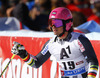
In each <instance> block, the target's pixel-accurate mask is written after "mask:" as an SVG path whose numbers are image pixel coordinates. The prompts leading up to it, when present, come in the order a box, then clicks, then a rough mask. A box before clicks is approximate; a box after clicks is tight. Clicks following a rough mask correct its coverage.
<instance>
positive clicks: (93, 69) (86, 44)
mask: <svg viewBox="0 0 100 78" xmlns="http://www.w3.org/2000/svg"><path fill="white" fill-rule="evenodd" d="M79 41H80V42H81V43H82V45H83V48H84V50H83V52H82V54H83V55H84V57H85V59H86V60H87V62H89V63H90V67H89V70H88V77H89V78H95V77H96V75H97V71H98V60H97V57H96V54H95V52H94V49H93V47H92V45H91V43H90V41H89V40H88V39H87V38H86V37H84V36H82V35H81V36H80V37H79Z"/></svg>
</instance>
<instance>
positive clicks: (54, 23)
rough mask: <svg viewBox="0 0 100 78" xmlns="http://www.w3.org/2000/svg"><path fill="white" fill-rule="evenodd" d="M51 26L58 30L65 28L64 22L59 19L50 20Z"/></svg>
mask: <svg viewBox="0 0 100 78" xmlns="http://www.w3.org/2000/svg"><path fill="white" fill-rule="evenodd" d="M49 25H50V26H51V27H53V26H55V27H57V28H58V27H61V26H63V22H62V20H58V19H50V20H49Z"/></svg>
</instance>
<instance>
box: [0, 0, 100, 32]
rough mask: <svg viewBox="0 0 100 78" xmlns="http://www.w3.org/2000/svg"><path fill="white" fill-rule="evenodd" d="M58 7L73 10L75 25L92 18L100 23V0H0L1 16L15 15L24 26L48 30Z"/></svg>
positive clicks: (37, 29)
mask: <svg viewBox="0 0 100 78" xmlns="http://www.w3.org/2000/svg"><path fill="white" fill-rule="evenodd" d="M57 7H66V8H68V9H69V10H70V11H71V12H72V15H73V27H77V26H79V25H81V24H83V23H85V22H88V21H91V20H94V21H95V22H96V23H97V24H99V25H100V0H0V18H2V17H7V18H10V17H14V18H16V19H17V20H18V21H19V22H20V23H21V24H22V27H24V28H25V27H26V28H27V29H30V30H34V31H46V32H47V31H50V29H49V26H48V18H49V13H50V12H51V10H53V9H54V8H57Z"/></svg>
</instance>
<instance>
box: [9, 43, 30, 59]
mask: <svg viewBox="0 0 100 78" xmlns="http://www.w3.org/2000/svg"><path fill="white" fill-rule="evenodd" d="M13 44H14V46H13V48H12V50H11V52H12V53H13V54H15V55H19V56H20V57H21V58H25V57H26V56H27V54H28V53H27V51H26V50H25V47H24V46H23V45H21V44H20V43H18V42H15V41H14V42H13Z"/></svg>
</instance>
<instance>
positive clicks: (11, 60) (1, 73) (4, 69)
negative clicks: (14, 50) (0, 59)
mask: <svg viewBox="0 0 100 78" xmlns="http://www.w3.org/2000/svg"><path fill="white" fill-rule="evenodd" d="M14 56H15V54H13V55H12V57H11V59H10V60H9V62H8V64H7V65H6V66H5V68H4V70H3V71H2V73H1V75H0V77H1V76H2V75H3V73H4V72H5V70H6V69H7V67H8V66H9V64H10V62H11V61H12V59H13V58H14Z"/></svg>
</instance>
